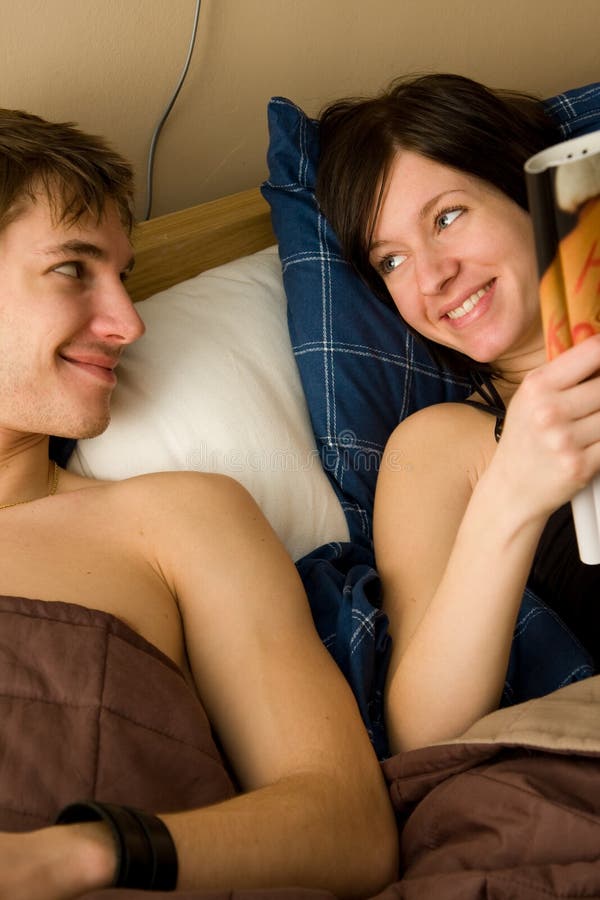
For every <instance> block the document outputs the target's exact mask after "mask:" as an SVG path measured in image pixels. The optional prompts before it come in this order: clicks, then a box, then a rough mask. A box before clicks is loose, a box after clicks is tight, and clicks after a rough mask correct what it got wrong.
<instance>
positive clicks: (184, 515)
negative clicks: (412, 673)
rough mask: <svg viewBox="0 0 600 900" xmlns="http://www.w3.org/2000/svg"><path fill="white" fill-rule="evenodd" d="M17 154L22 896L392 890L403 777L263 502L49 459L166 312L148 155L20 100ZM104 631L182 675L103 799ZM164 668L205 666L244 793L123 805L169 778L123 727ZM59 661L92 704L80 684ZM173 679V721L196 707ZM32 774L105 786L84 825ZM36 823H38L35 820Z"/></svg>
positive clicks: (11, 623) (9, 226)
mask: <svg viewBox="0 0 600 900" xmlns="http://www.w3.org/2000/svg"><path fill="white" fill-rule="evenodd" d="M0 170H1V178H0V347H1V353H0V377H1V380H2V392H1V394H0V548H1V549H0V554H1V556H0V561H1V564H0V573H1V575H0V591H1V592H2V595H3V596H2V597H0V612H1V613H2V616H1V617H0V622H2V627H1V629H0V695H2V697H3V698H6V697H8V698H9V699H10V702H11V703H12V702H13V699H14V703H20V704H21V705H17V706H16V707H15V706H13V705H10V706H9V707H6V705H5V706H4V707H3V709H4V710H5V712H4V714H3V742H4V747H3V748H2V753H1V754H0V794H1V796H0V827H2V828H3V829H4V833H2V834H0V897H2V898H3V897H10V898H11V900H19V898H27V900H37V898H40V900H41V898H44V900H64V898H71V897H78V896H80V895H82V894H84V893H85V892H86V891H92V890H96V889H99V888H103V887H107V886H111V885H115V884H116V885H118V886H126V887H133V888H136V887H143V888H149V889H160V888H167V889H170V888H173V887H175V886H176V887H177V888H178V889H181V890H191V889H204V888H208V889H231V888H244V887H247V888H251V887H273V886H284V885H300V886H309V887H318V888H324V889H328V890H330V891H333V892H334V893H336V894H338V895H340V896H359V895H363V896H364V895H366V894H368V893H373V892H375V891H377V890H378V889H379V888H381V887H382V886H383V885H384V884H386V883H387V882H389V881H390V880H392V878H393V877H394V875H395V866H396V832H395V826H394V822H393V817H392V814H391V808H390V805H389V802H388V798H387V792H386V790H385V787H384V784H383V782H382V778H381V774H380V771H379V767H378V764H377V762H376V760H375V757H374V754H373V753H372V750H371V747H370V745H369V743H368V740H367V736H366V733H365V731H364V728H363V726H362V723H361V720H360V717H359V715H358V712H357V710H356V707H355V704H354V700H353V698H352V695H351V693H350V691H349V689H348V687H347V685H346V684H345V682H344V680H343V678H342V677H341V675H340V673H339V672H338V670H337V668H336V666H335V665H334V663H333V662H332V661H331V659H330V658H329V656H328V654H327V652H326V651H325V650H324V648H323V646H322V645H321V643H320V641H319V639H318V637H317V634H316V632H315V630H314V628H313V624H312V620H311V616H310V612H309V609H308V605H307V602H306V599H305V596H304V593H303V590H302V587H301V584H300V582H299V579H298V577H297V573H296V570H295V568H294V566H293V564H292V563H291V561H290V559H289V558H288V557H287V555H286V553H285V551H284V550H283V548H282V547H281V545H280V544H279V542H278V540H277V538H276V537H275V536H274V534H273V532H272V530H271V529H270V527H269V525H268V524H267V522H266V521H265V519H264V518H263V516H262V514H261V513H260V511H259V510H258V508H257V507H256V505H255V504H254V502H253V501H252V499H251V498H250V497H249V496H248V494H247V493H246V492H245V491H244V490H243V488H242V487H240V486H239V485H238V484H237V483H235V482H233V481H231V480H230V479H227V478H223V477H220V476H213V475H204V474H199V473H191V472H179V473H160V474H155V475H148V476H141V477H138V478H132V479H128V480H126V481H123V482H111V483H107V482H95V481H90V480H87V479H84V478H81V477H79V476H76V475H75V474H73V473H69V472H66V471H63V470H61V469H59V468H58V467H56V466H55V465H54V464H52V463H49V459H48V445H49V438H48V435H49V434H54V435H61V436H64V437H68V438H81V437H91V436H93V435H96V434H98V433H100V432H101V431H102V430H103V429H104V428H105V427H106V426H107V424H108V421H109V406H110V397H111V394H112V391H113V389H114V387H115V384H116V376H115V373H114V369H115V367H116V366H117V363H118V361H119V357H120V355H121V353H122V352H123V350H124V349H125V348H126V347H127V346H128V345H129V344H130V343H131V342H132V341H135V340H136V339H137V338H139V337H140V336H141V334H142V333H143V330H144V328H143V324H142V322H141V320H140V318H139V317H138V314H137V312H136V310H135V308H134V306H133V305H132V303H131V301H130V299H129V297H128V295H127V292H126V289H125V287H124V283H123V282H124V280H125V277H126V275H127V272H128V271H129V270H130V268H131V266H132V264H133V259H132V247H131V244H130V239H129V234H130V229H131V222H132V217H131V212H130V204H131V197H132V178H131V171H130V169H129V166H128V165H127V164H126V163H125V162H124V161H123V160H122V159H121V158H120V157H118V156H117V155H116V154H114V153H113V152H112V151H110V149H109V148H107V147H106V145H105V144H104V143H103V142H102V141H100V140H99V139H97V138H93V137H90V136H87V135H83V134H82V133H80V132H79V131H77V130H76V129H74V128H73V127H71V126H63V125H54V124H51V123H47V122H44V121H42V120H41V119H38V118H37V117H33V116H28V115H26V114H23V113H13V112H8V111H4V112H2V113H0ZM23 623H25V624H23ZM49 627H51V629H52V630H51V632H50V637H49V638H48V636H47V629H48V628H49ZM23 629H25V630H23ZM36 629H38V630H36ZM64 629H66V634H67V638H66V639H65V643H64V650H63V649H61V648H62V646H63V645H62V644H60V641H59V637H60V635H62V634H63V631H64ZM103 629H104V630H107V631H108V632H110V633H111V635H112V637H113V638H114V640H113V644H115V643H116V644H117V645H118V646H117V650H116V651H114V653H113V651H111V653H112V654H113V655H112V656H111V660H112V662H111V666H112V667H113V668H111V670H110V671H111V672H112V671H113V670H114V669H116V670H117V675H118V673H119V667H120V666H121V667H127V666H129V661H130V659H131V658H132V656H133V655H135V658H136V660H137V659H138V657H140V655H141V656H142V657H143V658H144V659H146V657H147V658H148V660H149V663H150V662H151V663H152V665H155V664H156V665H159V667H160V673H159V676H158V681H156V680H154V681H152V679H151V678H150V677H149V676H148V678H146V675H144V676H143V677H138V678H133V677H132V676H131V675H130V674H127V676H123V678H122V682H124V683H125V687H121V689H120V693H121V695H125V694H128V693H129V692H131V694H132V696H135V698H137V699H135V701H134V712H135V715H134V714H131V712H130V713H128V714H127V715H124V714H123V715H122V716H121V719H122V722H123V725H122V728H121V727H116V728H115V729H114V733H113V732H111V733H112V734H113V738H112V739H113V740H114V741H115V742H116V743H115V747H116V749H115V750H114V753H115V754H116V756H117V758H118V769H117V774H118V777H117V776H116V775H115V773H114V771H112V770H111V776H110V778H104V782H102V781H101V780H100V782H99V781H98V775H97V774H96V775H94V779H95V780H94V785H95V786H96V794H95V795H94V796H92V797H89V796H83V797H82V796H77V795H75V794H74V793H73V792H74V790H75V785H76V784H78V783H79V780H80V774H81V771H82V770H83V768H84V767H85V766H86V765H87V763H88V760H86V759H85V758H84V757H85V756H86V754H87V755H94V756H95V755H96V754H101V752H102V749H103V748H102V747H99V746H90V748H89V750H86V749H85V748H86V746H87V745H86V743H85V741H80V740H79V732H77V734H74V733H72V731H73V730H74V729H71V730H70V724H69V723H70V722H71V718H70V715H71V712H72V710H71V707H78V706H79V705H81V706H82V707H85V705H86V703H87V700H84V698H85V697H87V693H86V691H88V688H89V681H90V680H91V679H92V675H93V672H94V671H95V670H94V665H95V663H94V661H93V660H92V657H91V655H86V656H85V657H84V664H83V665H80V664H79V663H77V662H76V660H77V658H78V657H77V650H78V647H79V645H80V643H81V642H82V641H83V640H84V636H85V635H87V634H88V633H89V632H90V631H91V632H92V633H93V634H94V635H96V634H97V633H98V631H99V630H100V631H102V633H104V631H103ZM60 639H61V640H62V638H60ZM146 642H148V643H146ZM111 646H112V645H111ZM57 648H58V649H57ZM85 652H86V654H87V651H85ZM53 653H54V655H55V656H58V660H56V659H55V661H54V662H53V664H52V665H53V666H55V668H54V669H52V670H51V674H50V675H48V672H49V671H50V669H49V668H48V667H49V663H47V659H48V658H49V656H51V655H52V654H53ZM115 658H116V660H117V661H116V662H115ZM101 662H102V665H105V666H107V665H108V663H106V661H104V660H103V661H101ZM69 664H71V669H72V670H73V671H70V670H69V669H68V666H69ZM173 664H174V665H173ZM176 667H177V668H176ZM177 669H179V670H181V672H182V673H183V675H184V678H179V673H178V671H177ZM58 670H60V673H61V674H60V675H59V674H56V673H57V672H58ZM82 670H83V671H82ZM126 671H127V673H130V669H126ZM142 671H143V672H145V669H142ZM65 673H67V674H66V675H65ZM162 673H164V679H165V680H166V681H168V680H169V679H171V681H172V680H173V678H174V677H175V678H176V679H179V680H178V684H177V686H176V688H175V693H177V691H179V692H181V691H187V692H188V697H187V699H186V701H185V702H186V703H188V702H190V697H189V688H188V686H187V685H188V684H189V685H191V686H192V689H193V690H194V691H195V692H197V695H198V697H199V698H201V702H202V705H203V707H204V708H205V710H206V712H207V714H208V718H209V719H210V722H211V724H212V726H213V728H214V729H215V732H216V734H217V735H218V739H219V741H220V743H221V745H222V747H223V749H224V752H225V755H226V758H227V761H228V764H229V765H230V766H231V768H232V769H233V772H234V773H235V778H236V779H237V784H238V786H239V787H240V788H241V791H240V792H238V793H236V794H235V796H231V794H232V793H233V791H231V790H229V789H227V790H225V791H223V792H221V795H219V793H218V792H217V795H216V796H212V797H211V798H210V805H208V806H205V807H202V808H198V806H196V807H194V808H191V809H190V808H189V796H191V795H188V793H186V792H184V793H185V798H186V799H187V800H188V802H187V803H186V808H185V809H184V811H181V810H182V809H183V807H182V806H181V805H180V804H182V802H183V801H182V800H181V799H180V798H177V799H176V800H175V801H174V803H171V802H169V803H168V804H167V806H168V808H169V811H168V812H167V811H166V810H165V809H160V808H151V809H148V810H144V811H143V812H141V811H134V812H131V811H127V809H124V808H123V807H121V806H120V805H119V804H120V803H126V804H128V803H131V804H132V805H134V806H136V807H137V806H139V805H141V804H140V797H142V799H143V798H144V797H146V796H151V795H152V793H151V791H150V794H148V795H147V794H145V793H144V791H145V790H146V786H144V785H142V788H140V786H139V784H138V783H137V782H138V781H139V776H138V773H137V769H138V766H139V765H140V764H141V762H140V756H139V753H138V757H137V758H136V757H135V752H133V753H132V752H131V751H130V750H129V749H127V751H126V752H125V750H123V751H121V749H120V745H119V741H120V740H121V738H122V739H123V741H124V742H125V739H126V738H125V734H126V731H127V728H129V726H130V725H131V722H132V720H133V719H135V718H136V717H139V718H142V717H143V716H144V715H145V714H146V708H147V707H148V708H149V707H151V706H152V704H153V703H155V702H159V701H157V695H158V694H160V693H161V691H162V687H161V678H162V677H163V674H162ZM174 673H175V675H174ZM111 677H112V676H111ZM59 678H63V679H64V686H63V687H61V688H60V690H61V691H63V690H64V691H65V692H67V691H68V688H69V682H70V684H71V686H74V687H75V691H76V699H77V698H78V695H79V694H80V696H81V698H82V700H81V704H78V703H77V702H73V701H69V702H66V701H65V699H64V697H65V696H66V694H65V695H64V696H62V695H61V697H60V698H59V699H58V700H57V698H56V695H55V694H56V690H57V688H56V684H57V680H59ZM106 678H107V675H106V671H105V669H102V668H101V680H102V679H104V681H106ZM152 678H154V676H152ZM19 679H20V680H19ZM44 679H45V681H44ZM117 680H118V679H117ZM2 681H10V684H9V685H8V686H7V685H5V684H2ZM17 682H18V689H17V688H16V687H15V685H16V684H17ZM42 682H44V685H45V686H44V689H43V690H47V692H48V696H45V695H44V694H43V690H42V689H40V688H39V685H40V684H41V683H42ZM186 682H187V684H186ZM119 683H120V682H119ZM169 683H170V682H169ZM46 685H47V687H46ZM169 690H170V688H169ZM39 691H41V693H39ZM53 691H54V693H53ZM102 691H104V692H105V693H106V686H105V684H104V682H103V683H102V686H101V692H102ZM165 691H167V689H166V688H165ZM34 695H35V698H36V702H37V703H39V705H40V709H41V710H42V711H41V712H40V715H42V714H43V713H44V712H45V711H46V709H52V710H54V709H55V707H57V708H58V709H59V713H57V715H56V716H55V718H53V719H52V720H51V721H52V727H51V728H49V729H47V730H46V731H43V729H42V733H41V734H40V735H38V736H37V739H36V736H35V728H36V727H37V725H39V721H41V720H40V719H39V718H37V713H36V718H34V719H32V718H31V717H30V718H28V715H29V714H30V708H31V704H32V702H33V701H32V699H31V698H32V697H34ZM165 697H166V698H167V699H166V700H165V703H164V704H163V707H161V708H160V714H159V719H160V722H159V723H158V725H159V726H161V727H162V724H163V721H162V720H163V719H164V718H165V717H167V718H169V717H170V716H171V713H172V709H171V705H172V701H171V694H169V693H168V691H167V693H165ZM191 699H192V701H193V702H194V703H195V702H196V699H195V698H191ZM159 700H160V698H159ZM119 701H120V697H119V691H118V690H117V691H116V700H114V701H111V702H113V703H118V702H119ZM3 702H5V701H4V699H3ZM8 702H9V701H6V703H8ZM124 702H125V701H124ZM103 703H104V707H103V710H104V712H105V713H106V708H107V707H108V706H109V705H110V704H108V703H107V702H106V701H105V699H103ZM34 705H35V704H34ZM42 707H43V709H42ZM7 709H8V713H7V712H6V710H7ZM36 709H37V707H36ZM108 712H109V713H110V712H111V710H108ZM112 712H114V710H113V711H112ZM106 714H107V713H106ZM138 714H139V715H138ZM198 716H199V717H201V716H202V707H201V706H200V704H198ZM23 723H29V725H28V726H27V728H26V727H25V726H24V725H23ZM32 723H33V724H32ZM36 723H37V725H36ZM134 724H135V723H134ZM153 727H154V724H153V723H151V727H150V730H152V728H153ZM170 727H171V726H170V725H165V727H164V729H163V730H164V731H165V732H168V731H169V728H170ZM29 728H31V729H32V730H28V729H29ZM38 730H39V728H38ZM157 730H160V729H159V728H158V726H157ZM108 732H109V729H108V728H106V729H105V730H104V731H103V732H101V737H102V741H106V740H108V738H106V734H108ZM167 737H169V735H168V734H167ZM161 739H162V737H161ZM158 740H159V738H158V736H157V741H158ZM52 742H54V745H57V746H58V747H60V748H65V749H64V751H61V752H64V759H62V760H59V765H58V767H57V769H56V771H57V772H58V774H59V775H64V776H65V777H66V779H67V785H68V786H67V787H66V788H65V787H61V786H55V785H54V784H50V785H48V784H47V781H48V779H46V782H44V781H43V776H44V772H45V769H46V766H47V765H50V763H49V759H50V757H51V755H52V754H51V752H50V749H49V747H50V745H51V743H52ZM98 743H100V741H98ZM182 746H183V745H182ZM136 752H137V751H136ZM157 752H158V750H157ZM211 752H212V751H211ZM149 755H150V756H151V755H152V753H151V752H150V754H149ZM181 758H182V759H183V758H184V754H183V750H182V757H181ZM97 769H98V766H97ZM65 773H66V774H65ZM57 777H58V776H57ZM19 779H21V781H19ZM27 779H29V782H31V783H33V785H34V786H35V785H36V784H37V783H38V781H39V782H40V785H41V787H38V788H37V790H36V791H35V800H34V801H32V802H33V804H34V805H35V803H36V802H37V801H38V799H39V797H41V796H43V795H44V792H46V793H48V792H50V793H52V791H53V790H54V793H55V795H56V796H52V797H50V800H49V801H48V805H49V808H51V807H52V803H56V804H57V805H56V809H55V810H53V813H54V814H56V813H58V812H59V809H60V806H62V805H63V804H65V803H67V804H70V803H74V802H75V801H82V802H83V804H84V805H83V806H78V807H73V806H71V807H70V808H69V809H68V810H67V811H65V812H64V814H63V817H62V821H64V822H68V823H72V824H60V825H52V824H51V822H52V818H51V817H50V818H49V819H48V821H44V815H43V814H40V815H37V814H32V813H31V808H32V807H28V806H27V803H28V802H29V800H28V799H27V798H26V797H25V795H26V793H27V784H28V781H27ZM36 779H37V780H36ZM50 780H51V779H50ZM117 782H118V783H117ZM99 784H100V785H101V784H104V785H108V787H106V792H107V794H108V796H102V795H101V787H100V786H99ZM23 785H25V787H23ZM71 785H73V787H71ZM152 796H153V795H152ZM130 797H131V798H133V799H129V798H130ZM90 800H93V801H96V803H95V804H94V805H90V804H89V803H87V801H90ZM105 801H108V803H109V804H111V805H103V804H104V803H105ZM115 803H116V804H118V805H114V804H115ZM17 808H18V810H17ZM174 808H175V809H176V810H177V809H179V810H180V811H172V810H173V809H174ZM15 810H17V811H18V812H19V814H20V813H22V814H23V815H22V818H21V819H15V818H14V815H16V813H15ZM13 813H14V815H13ZM155 813H157V814H159V816H155V815H153V814H155ZM11 815H13V817H12V818H11ZM36 815H37V818H36ZM27 816H30V818H29V819H28V818H27ZM86 820H91V821H86ZM15 821H18V823H19V824H18V830H19V831H23V832H25V833H19V834H16V833H14V831H15V830H17V828H16V827H15V828H13V826H12V824H11V823H13V822H15ZM23 822H25V824H23ZM27 822H30V823H31V826H30V827H31V828H33V829H34V830H29V828H28V827H27ZM40 825H47V826H48V827H44V828H40V827H39V826H40ZM9 832H13V833H9Z"/></svg>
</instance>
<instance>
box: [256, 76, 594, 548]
mask: <svg viewBox="0 0 600 900" xmlns="http://www.w3.org/2000/svg"><path fill="white" fill-rule="evenodd" d="M546 108H547V110H548V112H549V114H550V115H551V116H553V118H555V119H556V120H557V121H558V122H559V123H560V126H561V129H562V131H563V134H564V137H565V138H567V137H574V136H576V135H579V134H584V133H585V132H586V131H594V130H595V129H597V128H599V127H600V84H594V85H588V86H587V87H583V88H578V89H575V90H572V91H567V92H566V93H564V94H559V95H558V96H556V97H553V98H551V99H549V100H548V101H546ZM268 115H269V131H270V145H269V153H268V164H269V180H268V181H266V182H265V183H264V184H263V186H262V191H263V194H264V196H265V198H266V199H267V201H268V202H269V203H270V205H271V213H272V219H273V228H274V231H275V234H276V236H277V240H278V243H279V253H280V256H281V262H282V267H283V278H284V284H285V290H286V294H287V299H288V323H289V329H290V335H291V340H292V345H293V348H294V353H295V355H296V360H297V363H298V368H299V370H300V376H301V379H302V383H303V386H304V392H305V394H306V399H307V403H308V408H309V410H310V415H311V419H312V425H313V429H314V432H315V436H316V440H317V446H318V447H319V451H320V454H321V460H322V463H323V466H324V468H325V471H326V472H327V473H328V475H329V477H330V478H331V480H332V483H333V486H334V488H335V490H336V492H337V495H338V497H339V498H340V501H341V503H342V506H343V508H344V511H345V513H346V518H347V520H348V526H349V529H350V537H351V539H352V540H362V539H366V540H367V541H369V540H370V538H371V518H372V510H373V497H374V492H375V482H376V479H377V471H378V468H379V461H380V458H381V454H382V451H383V448H384V446H385V444H386V442H387V439H388V437H389V435H390V433H391V432H392V431H393V429H394V428H395V426H396V425H397V423H398V422H400V421H401V420H402V419H404V418H405V417H406V416H407V415H409V414H410V413H412V412H414V411H415V410H417V409H419V408H420V407H422V406H426V405H429V404H431V403H439V402H442V401H445V400H460V399H462V398H464V397H465V395H466V393H467V390H468V389H467V387H466V385H465V383H464V382H461V381H460V380H459V379H456V378H455V377H453V376H452V375H450V374H449V373H448V372H444V371H442V370H441V369H440V368H439V367H438V366H437V365H436V364H435V363H434V362H433V361H432V359H431V357H430V356H429V354H428V352H427V351H426V350H425V348H424V347H423V346H422V345H421V344H419V343H418V342H417V341H416V340H415V339H414V338H413V337H412V336H411V335H410V334H409V333H408V331H407V330H406V328H405V326H404V325H403V324H402V322H401V321H400V320H399V319H398V317H397V316H396V315H395V314H394V313H393V312H392V311H391V310H389V309H387V308H386V307H385V306H384V305H383V304H382V303H381V302H380V301H379V300H377V299H376V298H375V297H374V296H373V295H372V294H371V292H370V291H369V290H368V289H367V288H366V287H365V286H364V285H363V284H362V282H361V281H360V279H359V278H358V277H357V276H356V275H355V274H354V272H353V271H352V270H351V269H350V267H349V266H348V265H347V264H346V262H345V261H344V260H343V259H342V255H341V252H340V248H339V244H338V242H337V239H336V237H335V235H334V234H333V232H332V230H331V228H330V227H329V225H328V223H327V221H326V220H325V218H324V217H323V216H322V215H321V213H320V212H319V209H318V207H317V204H316V201H315V196H314V184H315V171H316V164H317V160H318V156H319V132H318V125H317V123H316V122H315V121H314V120H312V119H309V118H308V117H307V116H306V115H305V114H304V113H303V112H302V110H301V109H299V108H298V107H297V106H296V105H295V104H294V103H292V102H291V101H290V100H286V99H285V98H282V97H275V98H273V99H272V100H271V102H270V103H269V108H268ZM401 464H402V463H401V461H399V465H401Z"/></svg>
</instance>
